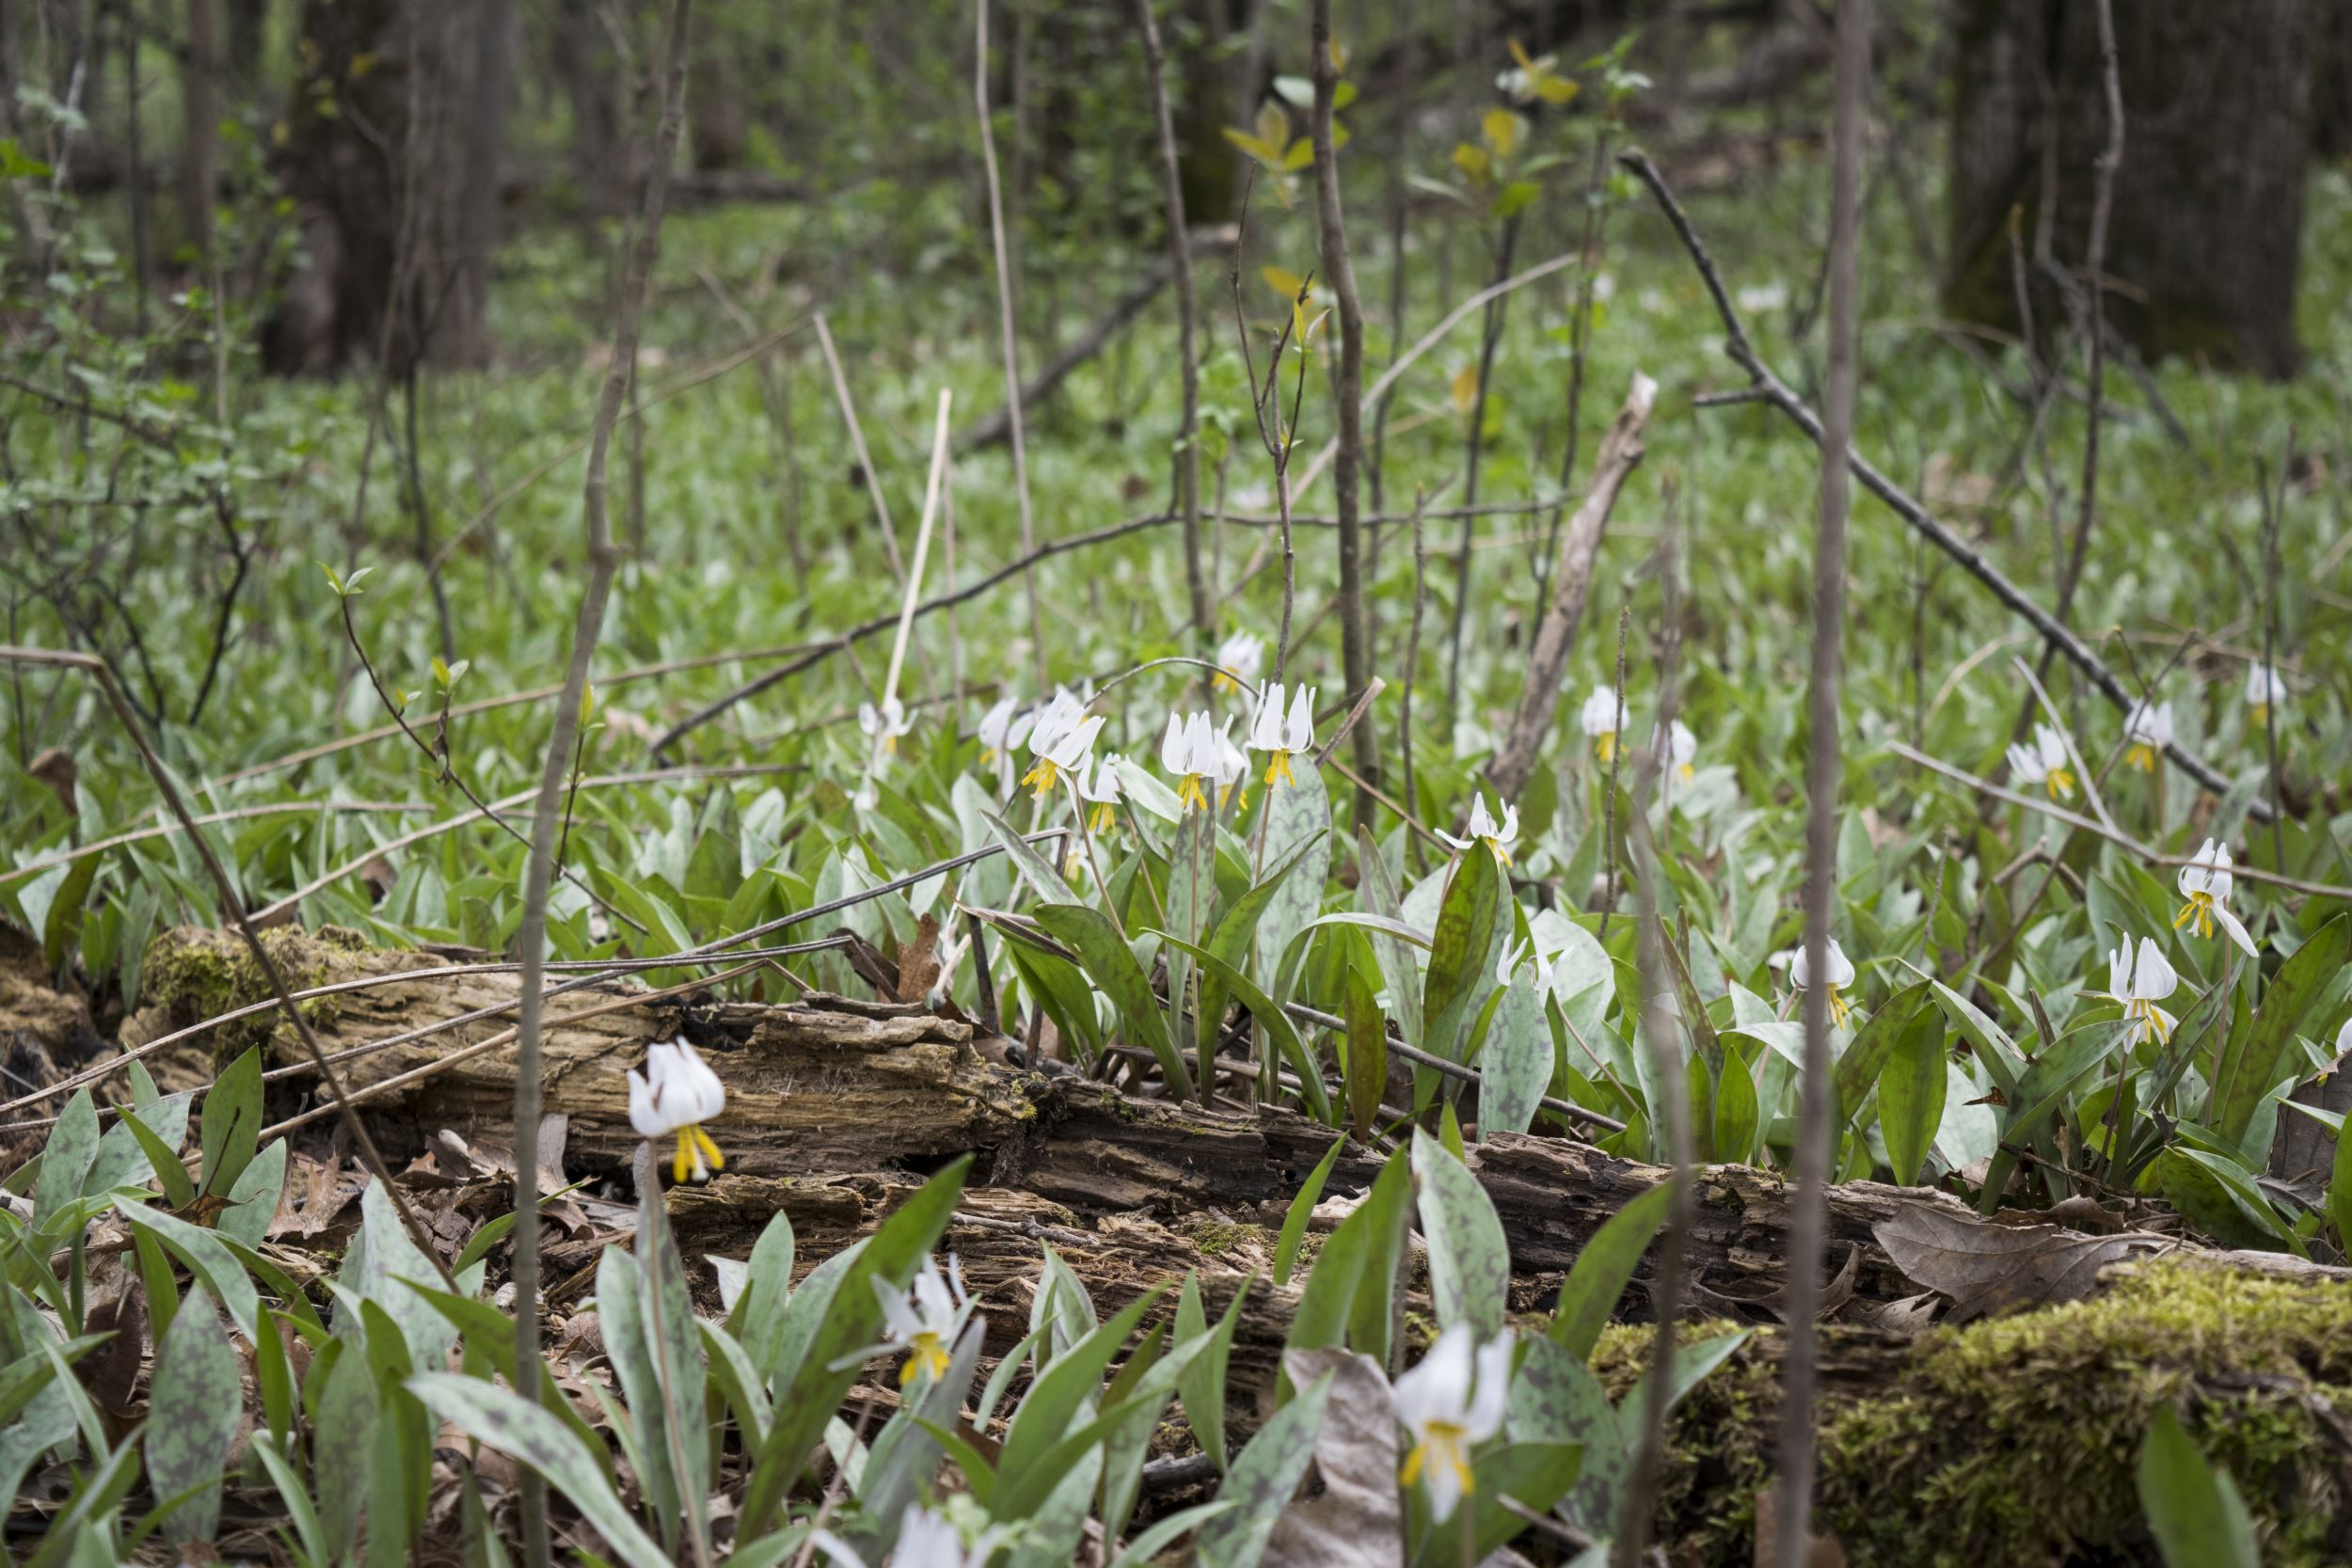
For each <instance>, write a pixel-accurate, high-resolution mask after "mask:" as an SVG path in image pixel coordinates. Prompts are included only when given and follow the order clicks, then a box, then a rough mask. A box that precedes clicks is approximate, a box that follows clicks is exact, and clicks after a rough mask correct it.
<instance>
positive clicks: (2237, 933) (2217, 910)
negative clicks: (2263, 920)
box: [2213, 903, 2261, 958]
mask: <svg viewBox="0 0 2352 1568" xmlns="http://www.w3.org/2000/svg"><path fill="white" fill-rule="evenodd" d="M2213 917H2214V918H2215V919H2216V920H2217V921H2219V922H2220V923H2221V928H2222V929H2223V930H2225V931H2227V932H2229V933H2230V940H2231V941H2232V942H2236V943H2237V944H2238V946H2239V947H2241V948H2243V949H2244V950H2245V952H2246V956H2247V957H2248V958H2260V957H2261V954H2259V953H2258V952H2256V951H2255V948H2254V938H2253V934H2252V933H2251V932H2249V931H2248V930H2247V928H2246V922H2244V921H2243V920H2240V919H2239V918H2238V917H2237V916H2236V915H2233V914H2232V913H2231V912H2230V907H2229V906H2228V905H2227V904H2220V903H2217V904H2215V905H2214V907H2213Z"/></svg>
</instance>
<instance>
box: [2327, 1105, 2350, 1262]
mask: <svg viewBox="0 0 2352 1568" xmlns="http://www.w3.org/2000/svg"><path fill="white" fill-rule="evenodd" d="M2328 1212H2329V1213H2330V1214H2331V1215H2333V1216H2334V1217H2335V1222H2336V1245H2337V1246H2338V1247H2339V1248H2341V1249H2343V1250H2345V1251H2352V1137H2346V1136H2345V1135H2344V1129H2343V1128H2342V1126H2338V1128H2337V1129H2336V1160H2335V1164H2334V1165H2333V1167H2332V1168H2331V1169H2330V1171H2329V1174H2328Z"/></svg>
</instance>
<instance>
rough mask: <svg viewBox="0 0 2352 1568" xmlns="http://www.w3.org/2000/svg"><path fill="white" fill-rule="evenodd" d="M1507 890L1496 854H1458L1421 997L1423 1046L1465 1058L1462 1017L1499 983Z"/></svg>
mask: <svg viewBox="0 0 2352 1568" xmlns="http://www.w3.org/2000/svg"><path fill="white" fill-rule="evenodd" d="M1508 891H1509V890H1508V888H1507V886H1506V885H1505V884H1504V883H1503V880H1502V867H1501V866H1500V865H1499V864H1498V863H1496V861H1495V858H1494V857H1493V856H1492V855H1463V856H1460V857H1459V858H1457V859H1456V860H1455V862H1454V874H1453V876H1452V878H1451V879H1448V881H1447V883H1446V889H1445V897H1444V901H1443V902H1442V903H1440V904H1439V905H1438V929H1437V935H1436V940H1435V941H1434V942H1433V943H1432V945H1431V947H1430V952H1429V978H1428V985H1427V989H1426V990H1425V991H1424V993H1423V996H1422V1049H1423V1050H1426V1051H1428V1052H1430V1053H1433V1054H1436V1055H1439V1056H1442V1057H1444V1058H1445V1059H1446V1060H1447V1061H1449V1062H1458V1061H1460V1060H1461V1053H1462V1045H1461V1034H1462V1026H1463V1023H1464V1022H1465V1021H1466V1020H1467V1019H1468V1018H1469V1017H1470V1013H1471V1010H1472V1008H1473V1007H1474V1006H1475V1005H1476V1004H1477V1003H1478V1002H1480V1001H1483V1000H1484V998H1485V996H1486V990H1487V988H1488V987H1490V986H1492V985H1493V984H1494V960H1495V950H1496V948H1497V946H1498V944H1499V943H1500V942H1502V940H1505V937H1504V932H1503V929H1502V904H1503V900H1504V898H1505V897H1506V896H1507V895H1508ZM1422 1070H1423V1072H1426V1071H1427V1069H1422Z"/></svg>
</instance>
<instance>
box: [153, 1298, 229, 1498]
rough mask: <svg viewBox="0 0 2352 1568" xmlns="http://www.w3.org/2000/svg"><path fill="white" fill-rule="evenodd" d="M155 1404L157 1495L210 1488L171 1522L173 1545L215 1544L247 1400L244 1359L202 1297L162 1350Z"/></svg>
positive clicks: (178, 1320) (179, 1318)
mask: <svg viewBox="0 0 2352 1568" xmlns="http://www.w3.org/2000/svg"><path fill="white" fill-rule="evenodd" d="M148 1399H149V1405H150V1408H149V1414H148V1418H147V1473H148V1477H149V1479H150V1480H151V1481H152V1482H153V1483H154V1487H155V1495H156V1496H157V1497H174V1496H177V1495H178V1494H180V1493H182V1492H185V1491H187V1490H188V1489H189V1488H191V1487H197V1486H204V1487H205V1490H204V1491H202V1492H201V1493H199V1494H198V1495H197V1496H196V1497H191V1498H190V1499H189V1500H188V1501H186V1502H185V1503H183V1504H182V1505H181V1506H180V1507H179V1508H178V1509H177V1510H175V1511H174V1512H173V1513H172V1514H171V1515H170V1516H169V1517H168V1518H167V1519H166V1520H165V1521H164V1527H163V1528H164V1533H165V1534H166V1535H167V1536H168V1537H169V1538H170V1539H172V1540H174V1541H209V1540H210V1539H212V1536H213V1532H214V1528H215V1526H217V1525H218V1524H219V1522H220V1486H219V1479H220V1473H221V1468H222V1466H223V1465H227V1464H228V1462H229V1449H230V1445H231V1444H232V1443H234V1442H235V1441H236V1437H237V1423H238V1422H239V1421H240V1420H241V1419H242V1418H244V1415H245V1402H244V1400H243V1399H242V1398H241V1397H240V1395H239V1392H238V1383H237V1353H236V1352H235V1351H234V1350H233V1349H231V1348H230V1343H229V1336H228V1335H227V1334H226V1333H224V1332H223V1331H222V1329H221V1326H220V1316H219V1314H218V1313H216V1312H215V1311H214V1310H213V1305H212V1303H211V1302H209V1301H206V1300H205V1299H204V1298H202V1297H201V1296H199V1297H197V1298H195V1299H193V1300H191V1301H188V1302H185V1303H183V1304H182V1306H181V1308H180V1310H179V1311H178V1312H177V1313H175V1314H174V1315H173V1317H172V1320H171V1332H170V1333H169V1334H167V1335H166V1336H165V1337H164V1342H163V1343H162V1345H160V1346H158V1347H157V1349H156V1353H155V1375H154V1378H153V1380H152V1382H151V1384H150V1386H149V1392H148ZM208 1481H209V1482H211V1483H212V1484H211V1485H209V1486H206V1485H205V1483H206V1482H208Z"/></svg>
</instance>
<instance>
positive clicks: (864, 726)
mask: <svg viewBox="0 0 2352 1568" xmlns="http://www.w3.org/2000/svg"><path fill="white" fill-rule="evenodd" d="M857 727H858V728H859V729H861V730H863V731H864V732H866V739H867V740H868V741H869V742H871V743H872V745H873V748H874V750H875V751H877V752H897V751H898V737H899V736H902V735H904V734H906V733H907V731H909V730H911V729H913V728H914V720H913V719H911V718H909V717H908V715H907V710H906V705H905V704H903V703H901V702H899V701H898V698H896V697H884V698H883V699H882V706H881V707H879V708H877V707H876V706H874V705H873V704H871V703H860V704H858V705H857Z"/></svg>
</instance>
